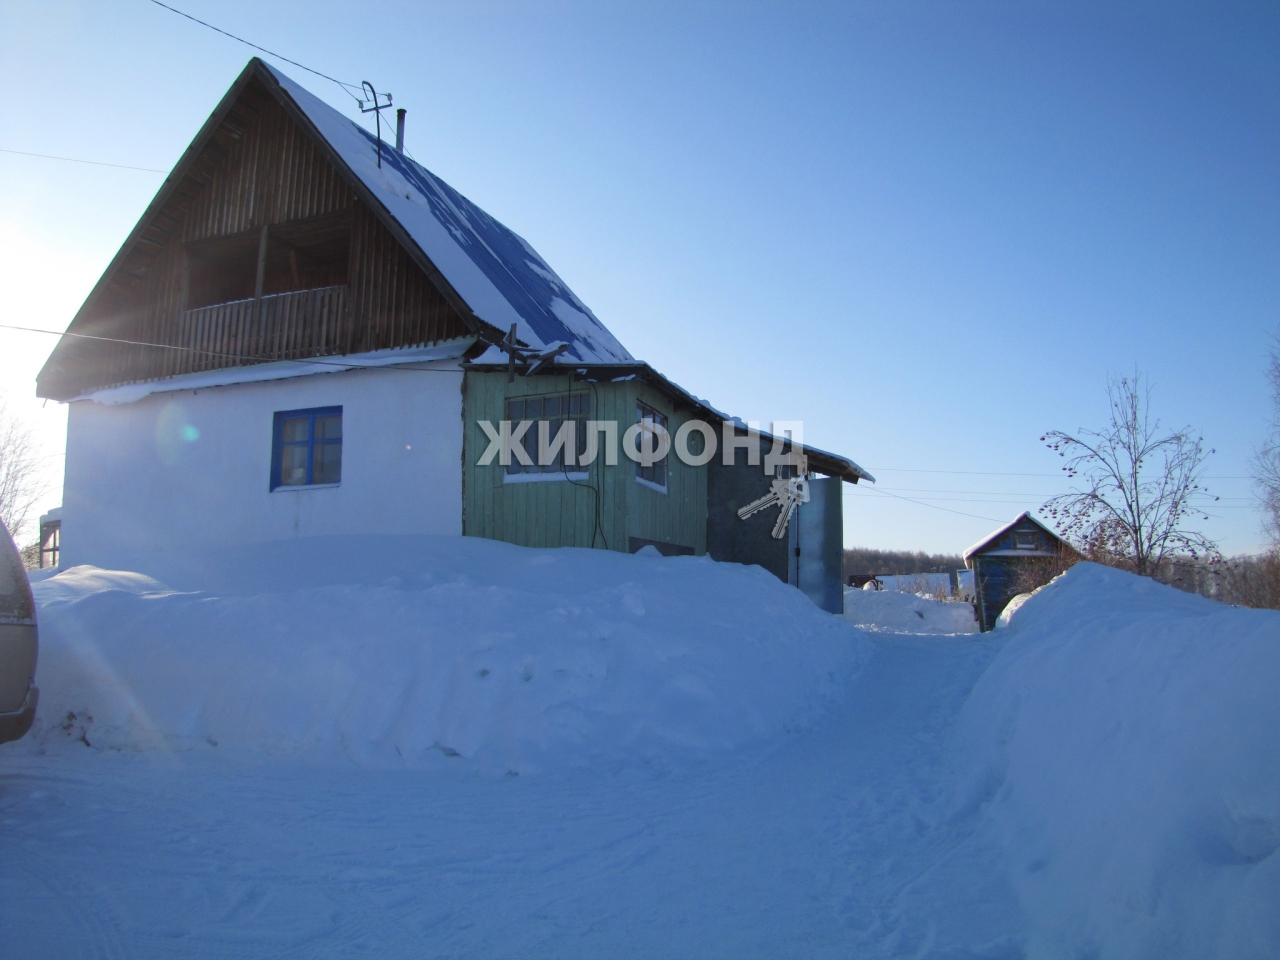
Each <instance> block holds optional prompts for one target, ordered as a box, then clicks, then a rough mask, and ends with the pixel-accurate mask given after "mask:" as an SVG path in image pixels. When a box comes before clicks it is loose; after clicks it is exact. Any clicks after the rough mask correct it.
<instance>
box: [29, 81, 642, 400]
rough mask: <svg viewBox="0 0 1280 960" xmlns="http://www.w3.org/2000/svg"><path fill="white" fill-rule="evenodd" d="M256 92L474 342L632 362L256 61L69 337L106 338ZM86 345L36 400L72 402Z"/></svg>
mask: <svg viewBox="0 0 1280 960" xmlns="http://www.w3.org/2000/svg"><path fill="white" fill-rule="evenodd" d="M254 83H258V84H260V85H261V87H262V88H264V89H265V92H266V94H267V95H268V96H269V97H271V98H273V99H274V100H275V101H276V102H278V103H279V104H280V106H281V107H282V108H283V109H284V110H285V112H286V113H287V114H288V115H289V116H290V117H291V118H292V119H293V120H294V121H295V122H296V123H297V124H298V126H299V128H300V129H301V130H302V131H303V132H304V133H305V134H306V135H307V136H308V138H309V139H310V140H311V141H312V142H313V143H314V144H315V145H316V147H317V148H318V149H319V150H320V152H321V153H322V154H323V155H324V156H325V157H326V158H327V159H328V160H329V162H330V163H332V164H333V166H334V167H335V168H336V169H337V171H338V174H339V175H340V176H341V177H342V178H343V179H344V180H346V181H347V183H348V184H349V185H350V186H351V188H352V189H353V190H354V191H355V193H356V195H357V196H358V197H360V199H361V200H362V201H363V202H364V203H365V204H366V205H367V206H368V208H369V209H370V210H371V211H372V212H373V214H374V215H375V216H376V217H377V218H378V219H379V220H380V221H381V222H382V223H383V225H384V226H385V227H386V228H387V229H388V230H390V232H391V233H392V235H393V236H394V237H395V238H396V240H397V241H398V242H399V243H400V244H401V246H403V247H404V249H405V250H406V251H407V252H408V254H409V255H410V257H411V259H413V260H414V262H415V263H417V265H418V266H419V267H420V268H421V269H422V270H423V272H424V273H425V274H426V275H427V277H429V278H430V280H431V282H432V283H433V284H434V285H435V286H436V287H437V288H438V289H439V291H440V292H441V294H442V295H443V296H444V297H445V299H446V300H447V301H448V302H449V303H450V305H451V306H452V307H453V308H454V310H456V311H457V313H458V314H459V315H460V316H461V318H462V320H463V321H464V323H466V324H467V325H468V326H469V327H470V329H471V330H472V331H473V332H474V333H476V334H478V335H480V336H482V337H484V338H486V339H497V338H500V337H502V336H505V334H506V333H507V331H508V330H509V329H510V327H511V325H512V324H515V325H516V336H517V338H518V339H519V340H520V341H521V342H522V343H524V344H525V345H526V346H528V347H532V348H535V349H539V350H541V349H545V348H548V347H551V346H554V345H556V344H558V343H566V344H568V350H567V351H566V354H565V356H564V359H565V360H566V361H567V362H575V360H576V361H578V362H606V363H616V362H627V361H631V360H632V359H633V358H632V356H631V354H630V353H629V352H628V351H627V349H626V348H625V347H623V346H622V344H621V343H619V342H618V340H617V338H616V337H614V336H613V334H612V333H610V332H609V330H608V329H607V328H606V327H605V326H604V324H602V323H601V322H600V321H599V320H598V319H597V318H596V316H595V315H594V314H593V313H592V312H591V310H590V309H589V308H588V307H587V306H586V305H585V304H583V303H582V301H581V300H579V299H578V297H577V296H576V295H575V294H574V293H573V291H572V290H570V289H569V287H568V286H567V285H566V284H565V283H564V281H563V280H561V279H560V277H559V276H558V275H557V274H556V273H555V271H554V270H552V269H551V267H550V266H548V265H547V263H546V261H545V260H543V259H542V257H541V256H539V255H538V253H537V251H535V250H534V249H533V248H532V247H531V246H530V245H529V244H528V243H526V242H525V241H524V240H523V239H522V238H521V237H519V236H518V235H517V234H515V233H514V232H512V231H511V230H509V229H508V228H507V227H505V226H503V225H502V224H501V223H499V222H498V221H497V220H495V219H494V218H493V217H491V216H489V215H488V214H487V213H485V212H484V211H483V210H481V209H480V208H479V207H477V206H476V205H475V204H473V203H471V201H469V200H467V198H466V197H464V196H462V195H461V194H460V193H458V192H457V191H456V190H454V189H453V188H452V187H450V186H449V185H448V184H446V183H444V182H443V181H442V180H440V179H439V178H438V177H436V176H434V175H433V174H432V173H430V172H429V171H428V170H426V169H425V168H424V167H422V166H421V165H420V164H418V163H416V162H414V161H413V160H411V159H409V158H408V157H407V156H405V155H404V154H402V153H399V152H397V151H396V150H395V148H394V147H393V146H392V145H391V144H388V143H385V142H384V143H383V144H382V167H381V168H379V167H378V143H377V140H376V138H375V137H374V136H373V135H372V134H370V133H369V132H368V131H366V130H364V129H363V128H362V127H360V126H359V125H358V124H356V123H355V122H353V121H352V120H349V119H348V118H346V117H344V116H343V115H342V114H341V113H339V112H338V111H337V110H335V109H333V108H332V107H330V106H329V105H328V104H326V103H324V102H323V101H321V100H320V99H319V98H317V97H315V96H314V95H312V94H311V93H309V92H308V91H307V90H305V89H304V88H302V87H301V86H299V85H298V84H296V83H294V82H293V81H292V80H291V79H289V78H288V77H286V76H285V75H284V74H282V73H280V72H279V71H277V70H275V69H274V68H272V67H270V66H268V65H267V64H266V63H264V62H263V61H262V60H260V59H258V58H256V57H255V58H254V59H252V60H250V61H249V63H248V65H247V66H246V67H245V69H244V70H243V71H242V72H241V74H240V76H239V77H238V78H237V79H236V81H235V83H233V84H232V86H231V88H230V89H229V90H228V91H227V93H226V95H225V96H224V97H223V98H222V101H221V102H220V103H219V104H218V106H217V108H215V110H214V111H213V113H212V114H211V115H210V117H209V119H208V120H207V121H206V122H205V124H204V126H203V127H202V128H201V129H200V132H199V133H198V134H197V135H196V137H195V139H194V140H193V141H192V142H191V144H190V145H189V146H188V147H187V149H186V151H184V153H183V155H182V157H181V158H180V159H179V160H178V162H177V164H176V165H175V166H174V168H173V170H172V171H171V172H170V173H169V175H168V176H167V177H166V178H165V181H164V183H163V184H161V186H160V189H159V190H158V191H157V193H156V196H155V197H154V198H153V199H152V201H151V203H150V204H149V205H148V207H147V210H146V211H145V212H144V213H143V215H142V217H141V218H140V219H139V221H138V223H137V225H136V226H135V227H134V228H133V230H132V231H131V232H130V234H129V237H128V238H127V239H126V240H125V242H124V244H123V245H122V246H121V247H120V249H119V251H117V253H116V255H115V257H113V258H112V261H111V263H110V264H109V265H108V267H107V269H106V270H105V271H104V272H103V274H102V276H101V277H100V278H99V280H98V282H97V283H96V284H95V285H94V288H93V290H92V291H91V292H90V294H89V296H88V297H87V298H86V299H85V302H84V304H83V305H82V306H81V307H80V310H79V311H77V313H76V316H75V317H74V318H73V319H72V322H71V325H70V327H69V328H68V332H80V333H90V332H92V333H95V334H96V333H102V332H105V331H101V330H98V329H94V330H92V331H90V330H86V329H84V327H85V324H86V322H87V321H89V320H90V318H91V317H92V316H93V312H94V310H95V308H96V307H97V305H98V304H99V303H100V302H101V301H102V300H103V298H104V297H106V296H107V295H108V290H109V288H110V287H111V286H112V283H113V281H114V279H115V278H117V277H118V276H121V275H127V276H129V277H141V276H143V275H144V274H145V273H146V272H147V270H148V269H149V267H150V266H151V263H152V261H153V259H154V258H155V256H156V252H157V251H158V250H160V249H161V248H162V247H163V245H164V243H165V242H166V241H167V238H168V237H169V236H170V235H171V234H172V232H173V230H174V229H175V228H176V227H177V225H178V224H179V223H180V218H181V217H182V216H184V215H185V211H186V209H187V208H189V206H190V203H191V199H192V197H193V196H195V195H196V194H197V193H198V192H199V191H200V190H202V189H204V188H205V186H206V185H207V184H208V183H209V181H210V179H211V177H212V176H213V171H214V168H215V167H216V165H217V164H218V163H219V162H220V160H221V158H222V157H224V156H225V155H226V153H227V149H228V147H227V144H226V143H224V142H222V140H225V137H224V136H223V134H224V133H225V130H224V129H223V128H224V127H225V126H226V125H228V124H229V125H231V126H232V127H235V128H236V129H237V131H239V130H242V129H243V127H244V125H245V124H246V123H247V122H248V121H247V120H245V119H244V118H243V117H241V116H240V115H239V114H238V113H237V110H238V106H237V105H238V102H239V100H240V98H241V97H242V96H244V95H246V94H247V91H248V89H249V88H250V86H251V85H252V84H254ZM235 135H238V132H237V133H236V134H235ZM95 326H96V325H95ZM87 342H88V341H72V340H62V341H59V343H58V346H57V347H55V349H54V351H53V354H52V355H51V356H50V358H49V361H48V362H47V363H46V364H45V368H44V369H43V370H42V371H41V374H40V377H38V378H37V382H38V385H39V389H40V393H39V395H40V396H48V397H54V398H56V399H67V398H68V397H69V396H73V395H75V394H77V393H79V392H81V391H80V390H78V389H74V388H67V387H65V386H64V385H63V384H62V383H60V382H59V383H55V382H54V381H58V380H59V375H60V371H61V368H62V367H64V366H65V364H66V363H67V362H68V361H72V362H74V358H75V357H76V356H77V355H79V354H80V353H81V352H82V345H83V344H85V343H87ZM46 381H47V382H46ZM68 389H69V391H70V392H68Z"/></svg>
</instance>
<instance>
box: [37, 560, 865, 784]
mask: <svg viewBox="0 0 1280 960" xmlns="http://www.w3.org/2000/svg"><path fill="white" fill-rule="evenodd" d="M136 566H137V570H134V571H105V570H98V569H96V568H92V567H76V568H73V569H71V570H67V571H65V572H64V573H62V574H60V575H58V576H56V577H53V578H51V579H48V580H44V581H43V582H39V583H36V584H35V586H34V592H35V595H36V598H37V603H38V604H39V617H40V629H41V650H40V663H39V669H38V674H37V682H38V684H39V685H40V688H41V703H40V716H39V718H38V719H37V728H36V729H35V730H34V731H33V734H32V735H30V736H29V737H28V738H27V740H26V741H23V743H28V742H29V745H30V748H31V749H46V748H49V747H50V746H51V745H53V744H55V743H57V742H59V741H75V740H79V741H81V742H82V743H85V744H88V745H91V746H94V747H103V748H108V749H125V750H165V751H169V750H190V749H213V748H215V747H216V748H217V749H218V750H221V751H224V752H248V753H254V754H259V755H262V754H266V755H282V756H293V757H301V758H304V759H307V760H316V761H334V760H347V761H353V762H355V763H358V764H364V765H373V766H399V765H409V766H421V765H431V764H439V763H453V764H459V763H465V762H467V761H471V762H473V764H474V765H475V766H476V768H477V769H480V770H483V771H486V772H507V771H514V772H517V773H519V772H526V771H533V770H537V769H541V768H545V767H546V766H548V765H550V764H554V763H569V764H580V763H588V762H596V761H623V762H632V761H635V760H640V761H643V762H648V763H653V764H658V765H661V764H663V763H665V762H666V761H668V760H671V759H673V758H675V757H676V756H677V755H678V754H680V753H681V752H682V751H683V752H686V753H687V752H688V751H706V750H718V749H724V748H730V747H734V746H737V745H740V744H745V743H748V742H751V741H755V740H759V739H761V738H765V737H769V736H772V735H775V734H778V733H780V732H783V731H786V730H789V729H794V728H797V727H802V726H805V725H807V724H810V723H811V722H812V721H814V720H815V719H817V718H818V717H819V716H821V715H822V713H823V712H824V711H825V709H826V705H827V704H828V702H829V701H830V700H831V699H832V698H833V697H834V695H835V691H836V690H837V689H839V687H840V686H841V685H842V684H843V683H844V682H845V681H846V680H847V679H848V676H849V675H850V673H851V672H852V671H853V670H854V669H856V667H857V665H858V664H859V663H860V662H861V661H862V660H863V659H864V657H865V655H866V649H867V644H868V641H867V640H866V639H865V638H864V637H862V636H861V635H860V634H859V633H858V631H856V630H854V629H853V628H852V627H851V626H850V625H849V624H848V623H847V622H846V621H842V620H840V619H839V618H837V617H831V616H829V615H828V614H825V613H823V612H822V611H820V610H819V609H817V608H816V607H815V606H814V605H813V604H812V603H810V602H809V601H808V600H807V599H806V598H805V597H804V596H803V595H802V594H800V593H799V592H798V591H796V590H794V589H793V588H791V587H788V586H787V585H785V584H783V583H781V582H779V581H778V580H777V579H776V578H774V577H773V576H771V575H770V574H768V573H766V572H765V571H764V570H762V569H760V568H758V567H743V566H740V565H736V564H720V563H715V562H713V561H711V560H709V559H705V558H695V557H673V558H663V557H661V556H659V557H656V558H654V557H643V556H626V555H622V554H616V553H609V552H606V551H592V550H577V549H560V550H530V549H525V548H522V547H515V546H511V545H509V544H504V543H497V542H494V541H489V540H481V539H477V538H464V537H400V538H385V537H333V538H317V539H311V540H303V541H289V542H280V543H271V544H264V545H258V546H255V547H253V548H244V549H240V550H224V551H221V552H214V553H202V554H188V555H182V556H173V555H171V556H166V557H159V556H153V557H150V558H138V563H137V564H136ZM77 749H83V747H77Z"/></svg>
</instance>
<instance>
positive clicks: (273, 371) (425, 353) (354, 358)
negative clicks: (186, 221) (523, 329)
mask: <svg viewBox="0 0 1280 960" xmlns="http://www.w3.org/2000/svg"><path fill="white" fill-rule="evenodd" d="M475 342H476V338H475V337H463V338H462V339H460V340H447V341H445V342H444V343H434V344H432V345H431V346H429V347H401V348H396V349H394V350H371V351H368V352H367V353H348V354H339V355H329V356H324V357H308V358H304V359H301V360H276V361H274V362H271V363H253V364H249V365H248V366H244V367H218V368H217V369H215V370H202V371H200V372H199V373H183V374H178V375H177V376H173V377H166V378H165V379H164V380H143V381H141V382H139V383H126V384H124V385H123V386H119V387H104V388H102V389H101V390H91V391H90V392H88V393H83V394H81V395H80V396H78V397H72V398H71V399H72V401H75V400H92V401H93V402H94V403H101V404H103V405H105V406H115V405H116V404H121V403H136V402H137V401H138V400H142V399H143V398H144V397H149V396H151V395H152V394H153V393H175V392H177V391H181V390H204V389H205V388H207V387H230V386H233V385H235V384H238V383H263V382H265V381H267V380H290V379H292V378H294V377H309V376H315V375H317V374H321V373H343V372H345V371H347V370H376V369H379V368H382V367H399V366H407V365H409V364H413V365H414V366H415V367H419V368H423V367H425V368H427V369H435V370H442V369H443V370H459V371H460V370H461V369H462V367H461V366H460V365H459V361H460V360H461V358H462V357H463V356H464V355H465V354H466V352H467V350H468V349H469V348H470V347H471V346H472V345H473V344H474V343H475Z"/></svg>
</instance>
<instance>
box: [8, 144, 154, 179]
mask: <svg viewBox="0 0 1280 960" xmlns="http://www.w3.org/2000/svg"><path fill="white" fill-rule="evenodd" d="M0 153H16V154H17V155H18V156H20V157H39V158H40V159H42V160H65V161H67V162H68V163H89V164H92V165H93V166H95V167H115V168H116V169H117V170H141V171H142V172H144V173H168V172H169V171H168V170H157V169H155V168H154V167H131V166H129V165H128V164H126V163H105V162H103V161H102V160H81V159H80V158H79V157H57V156H54V155H53V154H52V153H30V152H28V151H26V150H10V149H8V148H7V147H0Z"/></svg>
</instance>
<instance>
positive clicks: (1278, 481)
mask: <svg viewBox="0 0 1280 960" xmlns="http://www.w3.org/2000/svg"><path fill="white" fill-rule="evenodd" d="M1270 361H1271V362H1270V365H1269V366H1268V368H1267V379H1268V380H1270V381H1271V434H1270V436H1268V437H1267V439H1266V441H1265V442H1264V443H1263V444H1262V447H1261V449H1259V450H1258V452H1257V454H1256V455H1255V456H1254V458H1253V477H1254V481H1255V483H1256V484H1257V488H1258V495H1259V496H1260V497H1261V498H1262V518H1263V527H1264V528H1265V530H1266V532H1267V534H1268V535H1269V536H1270V537H1271V542H1272V543H1273V544H1274V545H1275V546H1277V547H1280V334H1278V335H1277V336H1276V337H1274V338H1273V339H1272V342H1271V357H1270Z"/></svg>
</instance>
